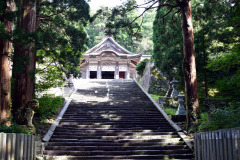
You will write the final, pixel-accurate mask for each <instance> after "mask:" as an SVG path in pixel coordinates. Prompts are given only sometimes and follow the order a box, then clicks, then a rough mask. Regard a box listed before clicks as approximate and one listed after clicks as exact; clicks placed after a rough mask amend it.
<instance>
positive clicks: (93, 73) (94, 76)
mask: <svg viewBox="0 0 240 160" xmlns="http://www.w3.org/2000/svg"><path fill="white" fill-rule="evenodd" d="M90 79H97V71H90Z"/></svg>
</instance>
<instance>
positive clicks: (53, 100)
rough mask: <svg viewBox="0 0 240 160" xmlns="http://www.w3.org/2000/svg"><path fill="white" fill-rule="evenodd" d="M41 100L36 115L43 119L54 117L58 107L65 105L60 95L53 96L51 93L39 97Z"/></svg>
mask: <svg viewBox="0 0 240 160" xmlns="http://www.w3.org/2000/svg"><path fill="white" fill-rule="evenodd" d="M37 100H38V102H39V108H38V110H37V111H36V113H35V114H36V116H38V117H39V118H40V119H41V120H46V119H50V118H52V117H53V116H54V115H55V113H56V111H57V109H58V107H61V106H63V100H62V98H61V97H60V96H57V97H55V96H53V95H50V94H45V95H43V96H42V97H41V98H37Z"/></svg>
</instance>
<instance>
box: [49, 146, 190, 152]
mask: <svg viewBox="0 0 240 160" xmlns="http://www.w3.org/2000/svg"><path fill="white" fill-rule="evenodd" d="M140 149H141V150H147V149H149V150H167V149H168V150H176V149H188V148H187V145H155V146H154V145H153V146H96V145H94V146H46V148H45V150H64V151H68V150H70V151H93V150H102V151H123V150H140Z"/></svg>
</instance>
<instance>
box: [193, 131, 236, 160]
mask: <svg viewBox="0 0 240 160" xmlns="http://www.w3.org/2000/svg"><path fill="white" fill-rule="evenodd" d="M194 151H195V160H240V128H233V129H223V130H217V131H212V132H203V133H197V134H195V135H194Z"/></svg>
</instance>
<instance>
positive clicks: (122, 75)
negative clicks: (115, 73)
mask: <svg viewBox="0 0 240 160" xmlns="http://www.w3.org/2000/svg"><path fill="white" fill-rule="evenodd" d="M119 78H120V79H125V72H123V71H120V72H119Z"/></svg>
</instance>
